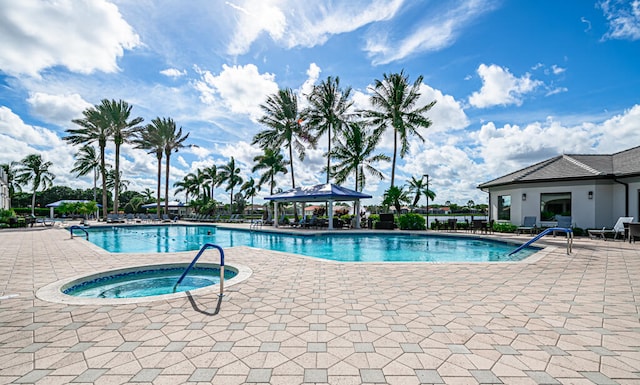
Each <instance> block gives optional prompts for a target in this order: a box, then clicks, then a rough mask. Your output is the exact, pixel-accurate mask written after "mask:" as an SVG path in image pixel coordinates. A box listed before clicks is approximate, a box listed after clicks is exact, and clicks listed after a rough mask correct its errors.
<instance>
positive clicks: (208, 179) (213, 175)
mask: <svg viewBox="0 0 640 385" xmlns="http://www.w3.org/2000/svg"><path fill="white" fill-rule="evenodd" d="M202 174H203V178H204V184H205V186H206V187H208V189H209V191H208V198H209V199H215V190H216V186H218V185H219V184H220V176H219V175H218V167H217V166H216V165H215V164H212V165H211V166H210V167H205V168H204V170H202Z"/></svg>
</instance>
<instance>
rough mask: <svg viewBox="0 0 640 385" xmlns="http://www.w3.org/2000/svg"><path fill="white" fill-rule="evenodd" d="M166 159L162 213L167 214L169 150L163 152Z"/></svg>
mask: <svg viewBox="0 0 640 385" xmlns="http://www.w3.org/2000/svg"><path fill="white" fill-rule="evenodd" d="M165 155H166V157H167V161H166V164H165V170H164V213H165V214H167V215H168V214H169V162H170V158H171V152H169V153H165Z"/></svg>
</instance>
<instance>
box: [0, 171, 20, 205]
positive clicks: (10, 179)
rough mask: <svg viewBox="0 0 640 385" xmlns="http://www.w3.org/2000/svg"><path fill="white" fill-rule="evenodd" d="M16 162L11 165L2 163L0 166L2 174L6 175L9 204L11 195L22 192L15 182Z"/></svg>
mask: <svg viewBox="0 0 640 385" xmlns="http://www.w3.org/2000/svg"><path fill="white" fill-rule="evenodd" d="M16 165H17V162H11V163H3V164H0V167H2V169H3V170H4V173H5V174H6V175H7V183H8V184H9V202H11V200H12V199H13V195H14V194H15V193H16V191H17V192H22V188H21V187H20V184H19V183H18V182H17V181H16V180H15V175H16V172H15V168H16Z"/></svg>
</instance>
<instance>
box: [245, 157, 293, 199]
mask: <svg viewBox="0 0 640 385" xmlns="http://www.w3.org/2000/svg"><path fill="white" fill-rule="evenodd" d="M253 161H254V162H256V165H255V166H253V168H252V169H251V172H256V171H258V170H264V172H263V173H262V175H260V180H259V181H258V185H260V186H262V185H263V184H265V183H266V182H267V181H269V193H270V194H271V195H273V189H274V188H275V187H276V181H275V177H276V175H278V174H279V173H283V174H286V173H287V165H286V162H285V161H284V156H283V155H282V154H281V153H280V150H277V151H274V150H272V149H270V148H265V149H264V154H262V155H258V156H256V157H254V158H253Z"/></svg>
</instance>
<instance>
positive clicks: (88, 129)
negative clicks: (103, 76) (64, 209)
mask: <svg viewBox="0 0 640 385" xmlns="http://www.w3.org/2000/svg"><path fill="white" fill-rule="evenodd" d="M82 115H83V116H84V117H83V118H81V119H73V120H72V122H73V123H74V124H77V125H78V126H80V127H79V128H70V129H68V130H65V132H66V133H68V134H69V135H67V136H65V137H63V138H62V139H64V140H66V141H67V142H69V143H71V144H72V145H74V146H75V145H81V146H86V145H90V144H93V143H97V144H98V149H99V151H100V157H99V159H100V176H101V180H102V217H103V218H106V217H107V210H108V202H107V167H106V163H105V148H106V147H107V140H108V139H109V136H110V135H111V126H110V125H109V124H107V122H106V121H105V119H104V117H103V116H102V115H101V114H100V112H99V111H98V110H97V109H96V107H95V106H94V107H90V108H87V109H86V110H84V111H82Z"/></svg>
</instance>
